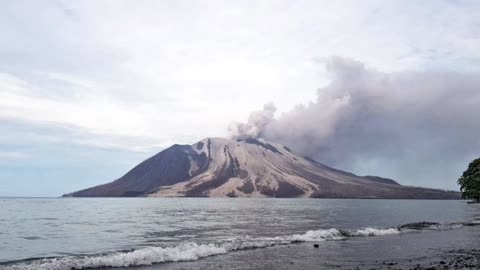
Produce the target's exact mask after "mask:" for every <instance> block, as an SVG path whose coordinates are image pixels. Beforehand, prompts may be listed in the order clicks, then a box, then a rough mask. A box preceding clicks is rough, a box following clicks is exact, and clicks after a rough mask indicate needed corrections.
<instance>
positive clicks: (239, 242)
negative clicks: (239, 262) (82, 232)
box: [5, 227, 399, 270]
mask: <svg viewBox="0 0 480 270" xmlns="http://www.w3.org/2000/svg"><path fill="white" fill-rule="evenodd" d="M396 233H399V231H398V230H397V229H395V228H390V229H375V228H370V227H369V228H365V229H361V230H356V231H349V232H344V231H339V230H337V229H335V228H332V229H326V230H312V231H307V232H306V233H304V234H293V235H289V236H279V237H273V238H250V237H243V238H233V239H229V240H227V241H225V242H222V243H220V242H219V243H210V244H197V243H186V244H180V245H178V246H174V247H149V248H143V249H138V250H134V251H128V252H115V253H111V254H107V255H98V256H83V257H82V256H66V257H60V258H53V259H41V260H37V261H33V262H22V263H16V264H12V265H8V266H6V268H5V269H6V270H20V269H22V270H34V269H35V270H67V269H91V268H102V267H129V266H143V265H152V264H156V263H162V262H178V261H195V260H198V259H200V258H204V257H208V256H213V255H221V254H226V253H229V252H234V251H237V250H245V249H253V248H264V247H269V246H275V245H285V244H291V243H295V242H319V241H326V240H342V239H345V238H346V237H348V236H374V235H387V234H396Z"/></svg>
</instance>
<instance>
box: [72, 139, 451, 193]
mask: <svg viewBox="0 0 480 270" xmlns="http://www.w3.org/2000/svg"><path fill="white" fill-rule="evenodd" d="M63 196H64V197H137V196H146V197H282V198H290V197H311V198H385V199H459V198H460V195H459V193H458V192H453V191H443V190H437V189H429V188H420V187H408V186H402V185H400V184H398V183H397V182H396V181H394V180H392V179H388V178H382V177H378V176H357V175H355V174H353V173H350V172H346V171H342V170H338V169H335V168H332V167H329V166H326V165H324V164H321V163H319V162H317V161H315V160H313V159H311V158H309V157H304V156H301V155H299V154H297V153H295V152H294V151H292V150H291V149H290V148H288V147H286V146H283V145H280V144H276V143H274V142H270V141H267V140H265V139H253V138H248V139H245V140H229V139H224V138H205V139H203V140H201V141H199V142H197V143H195V144H192V145H178V144H175V145H173V146H171V147H169V148H167V149H165V150H163V151H161V152H159V153H158V154H156V155H154V156H152V157H150V158H148V159H147V160H145V161H143V162H141V163H140V164H139V165H137V166H135V167H134V168H133V169H131V170H130V171H129V172H127V173H126V174H125V175H124V176H122V177H120V178H119V179H117V180H115V181H113V182H110V183H107V184H103V185H98V186H95V187H91V188H87V189H83V190H80V191H76V192H73V193H69V194H65V195H63Z"/></svg>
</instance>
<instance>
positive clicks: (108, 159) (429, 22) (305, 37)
mask: <svg viewBox="0 0 480 270" xmlns="http://www.w3.org/2000/svg"><path fill="white" fill-rule="evenodd" d="M0 4H1V9H0V196H59V195H61V194H63V193H67V192H71V191H74V190H78V189H81V188H86V187H89V186H92V185H95V184H100V183H104V182H108V181H110V180H113V179H115V178H117V177H120V176H121V175H123V174H124V173H125V172H127V171H128V170H129V169H131V168H132V167H133V166H134V165H136V164H137V163H139V162H140V161H142V160H144V159H146V158H148V157H149V156H151V155H152V154H154V153H156V152H158V151H159V150H161V149H163V148H165V147H168V146H170V145H171V144H173V143H189V144H190V143H194V142H196V141H198V140H200V139H202V138H204V137H209V136H220V137H224V136H227V126H229V124H230V123H231V122H232V121H234V120H235V121H240V122H243V121H246V120H247V118H248V116H249V114H250V112H251V111H255V110H258V109H261V108H263V106H264V104H266V103H269V102H273V104H275V107H276V109H277V110H276V116H275V117H278V118H279V119H280V118H281V117H280V116H281V115H282V113H286V114H288V113H292V112H294V111H295V110H297V109H298V108H299V104H300V106H301V105H302V104H303V105H304V106H307V107H308V106H310V105H312V104H314V105H315V104H319V103H321V102H319V93H320V92H321V91H320V90H319V89H336V88H335V87H336V86H332V85H331V83H332V82H335V79H336V78H337V77H335V73H334V74H333V75H332V71H331V70H329V68H328V63H329V61H330V60H329V59H332V57H340V58H339V59H349V60H348V61H351V62H352V63H361V65H364V66H365V67H366V68H367V69H368V70H369V72H370V70H374V72H373V71H372V72H373V74H387V75H388V74H394V75H393V76H394V77H395V78H397V77H398V76H400V75H401V74H417V75H414V76H412V77H411V78H413V79H414V78H420V79H419V80H422V79H421V78H424V77H422V76H423V75H418V74H456V75H455V76H457V75H458V76H460V77H455V80H457V82H458V81H460V82H461V81H462V79H459V78H463V76H466V77H467V78H474V77H475V76H474V75H475V74H477V73H478V72H480V16H478V11H479V10H480V2H479V1H475V0H474V1H453V0H452V1H437V0H435V1H403V0H402V1H385V0H381V1H364V0H362V1H360V0H358V1H177V0H175V1H20V0H19V1H0ZM335 59H337V58H335ZM369 74H371V73H369ZM375 76H376V75H375ZM400 77H401V76H400ZM343 79H345V78H343ZM397 81H398V80H397ZM399 81H401V79H399ZM469 82H471V83H473V85H469V86H468V91H467V92H468V93H470V94H471V93H472V91H473V93H475V90H476V89H477V88H476V87H478V84H476V85H475V83H476V82H478V81H475V80H473V81H472V80H470V81H469ZM412 83H413V84H415V83H414V82H412ZM335 85H336V84H335ZM387 85H388V84H387ZM396 85H398V84H392V88H395V91H408V89H407V90H405V89H404V88H405V87H406V88H408V86H404V87H403V88H402V87H396ZM450 86H451V87H450V88H448V87H446V88H445V89H447V90H449V91H451V92H449V95H444V96H440V97H451V96H454V95H455V93H454V91H456V89H457V86H458V87H460V88H462V84H461V83H459V84H453V86H452V85H450ZM440 88H441V89H442V91H444V90H445V89H444V88H442V87H440ZM435 89H436V88H434V89H433V90H432V89H429V90H428V91H426V92H425V94H422V100H429V96H430V95H431V96H432V98H435V99H434V100H432V102H433V101H435V102H439V101H438V100H439V99H438V97H439V95H437V94H435V93H436V92H435ZM472 89H473V90H472ZM342 91H343V90H342ZM415 91H416V92H415V93H417V94H418V93H419V92H422V91H423V90H422V88H419V87H416V88H415ZM478 91H480V89H479V90H478ZM467 92H466V93H467ZM412 93H413V91H412ZM415 93H413V94H415ZM462 93H463V92H462ZM393 96H395V95H393ZM402 97H405V95H401V96H399V98H402ZM465 100H469V101H468V102H469V103H471V104H474V105H479V106H480V99H479V98H478V95H477V96H475V97H473V98H472V99H468V98H463V99H461V101H459V102H465ZM404 101H405V100H402V102H404ZM389 102H391V100H390V101H389ZM457 105H458V104H457ZM457 105H455V106H457ZM439 106H440V107H441V104H439ZM452 106H453V105H452ZM460 107H461V106H460ZM425 108H426V107H425ZM425 108H424V109H425ZM428 108H432V107H428ZM452 108H457V107H452ZM404 109H405V110H409V108H408V107H406V108H404ZM424 111H425V110H424ZM315 112H316V111H315ZM475 112H476V111H475ZM321 113H322V112H321V111H320V112H319V114H321ZM461 116H462V117H469V119H468V121H467V122H468V123H473V122H472V121H473V120H474V119H475V117H477V116H478V115H470V116H466V115H464V114H461ZM314 117H315V115H314ZM410 117H411V115H410ZM425 119H426V120H425V121H430V120H431V119H432V118H428V117H426V118H425ZM435 119H437V118H435ZM437 120H438V119H437ZM456 120H458V121H462V119H453V120H452V119H448V121H456ZM314 124H315V123H313V125H314ZM421 124H422V123H421V122H418V121H417V122H415V125H416V126H418V125H421ZM405 125H406V126H408V124H405ZM427 126H428V125H427ZM442 127H443V126H442ZM433 128H438V126H434V127H433ZM444 128H445V127H444ZM446 128H448V127H446ZM469 128H470V129H469V131H470V132H478V129H475V127H473V128H472V126H471V124H470V126H469ZM435 131H438V130H436V129H435ZM441 131H442V130H441ZM398 132H401V131H398ZM475 135H478V136H477V137H479V138H480V134H475ZM352 136H353V135H352ZM272 137H275V136H272ZM276 137H282V136H276ZM402 138H403V137H402ZM409 138H410V139H409V140H411V141H412V142H414V143H413V144H412V145H418V143H419V141H417V140H416V138H415V137H414V136H412V134H411V133H410V132H409ZM422 138H423V137H422ZM448 138H449V139H451V140H456V137H455V135H451V134H449V137H448ZM462 138H464V137H462V136H460V137H458V139H459V140H461V139H462ZM469 138H470V137H469ZM290 139H291V138H290ZM284 141H285V140H284ZM286 141H288V140H286ZM371 141H375V139H371V140H370V141H369V144H370V143H371ZM420 142H421V141H420ZM472 142H473V143H474V144H475V143H477V144H476V146H478V145H479V144H480V142H479V141H474V140H473V141H469V143H472ZM378 143H379V144H380V143H386V142H385V138H384V137H382V139H381V140H379V142H378ZM440 143H441V140H440ZM388 144H395V142H392V141H389V142H388ZM405 145H406V144H402V147H405ZM302 147H304V146H299V149H298V151H304V150H302ZM374 147H383V146H382V145H375V146H374ZM431 147H433V148H435V147H436V145H432V146H431ZM449 147H455V146H449ZM461 147H465V145H462V146H461ZM462 149H463V148H462ZM478 149H479V148H476V152H477V155H480V150H478ZM320 150H321V148H319V151H320ZM367 150H368V149H367ZM367 150H365V151H367ZM474 150H475V149H474ZM341 151H345V149H344V148H342V149H341ZM362 151H363V150H362ZM425 151H426V152H425ZM330 152H332V151H330ZM457 152H458V151H457ZM457 152H455V153H456V154H455V157H453V158H452V159H451V160H450V159H449V157H448V155H446V156H445V157H443V158H442V160H441V162H439V161H438V160H436V161H432V163H430V162H429V160H431V157H432V156H433V157H436V158H438V151H437V152H435V151H432V152H429V150H428V149H422V154H421V155H422V157H423V158H422V159H420V161H421V165H422V166H419V165H418V162H419V161H418V160H415V161H411V162H410V163H408V162H407V163H402V166H403V167H401V168H399V167H398V166H397V167H395V166H393V167H395V168H393V167H391V168H392V169H391V170H390V169H388V168H390V167H385V166H382V164H387V163H389V164H391V162H392V160H387V159H388V155H382V157H381V158H383V159H384V160H383V161H382V160H379V159H380V158H375V157H372V152H371V151H368V153H369V158H370V159H369V160H366V162H369V163H368V164H370V165H369V166H363V167H362V166H358V160H357V161H356V162H357V163H356V165H355V166H353V165H351V164H350V165H349V164H346V163H338V162H337V163H335V162H334V161H333V160H334V159H333V158H332V159H331V158H326V159H325V161H326V162H328V161H330V162H332V163H331V164H329V165H334V166H335V165H338V166H340V167H342V169H349V170H353V172H354V173H355V172H356V173H363V174H373V175H375V174H377V175H378V174H381V176H385V177H392V178H395V179H396V180H398V181H399V182H401V183H405V184H409V185H420V186H429V187H438V188H449V189H457V187H456V184H455V181H456V179H455V177H457V176H458V175H460V174H461V172H462V169H463V167H464V166H466V165H467V164H463V163H466V162H468V161H469V159H471V158H473V157H474V156H475V153H474V152H475V151H473V150H472V151H461V152H460V153H457ZM391 153H393V152H389V154H391ZM429 153H431V155H430V154H429ZM309 154H311V155H316V156H321V153H309ZM372 162H373V163H372ZM382 162H383V163H382ZM372 164H373V165H372ZM432 164H433V165H432ZM445 166H446V167H448V168H445V171H442V169H443V168H444V167H445ZM420 170H422V171H420ZM428 170H440V172H438V171H436V173H434V174H431V175H430V174H428V173H425V171H428ZM443 172H445V173H443ZM442 175H444V177H439V176H442Z"/></svg>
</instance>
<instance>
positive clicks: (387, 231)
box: [350, 227, 400, 236]
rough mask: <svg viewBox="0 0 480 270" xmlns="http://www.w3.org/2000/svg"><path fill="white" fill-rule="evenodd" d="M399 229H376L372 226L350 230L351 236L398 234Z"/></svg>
mask: <svg viewBox="0 0 480 270" xmlns="http://www.w3.org/2000/svg"><path fill="white" fill-rule="evenodd" d="M399 233H400V231H399V230H398V229H397V228H389V229H376V228H372V227H367V228H365V229H360V230H356V231H353V232H350V235H351V236H377V235H389V234H399Z"/></svg>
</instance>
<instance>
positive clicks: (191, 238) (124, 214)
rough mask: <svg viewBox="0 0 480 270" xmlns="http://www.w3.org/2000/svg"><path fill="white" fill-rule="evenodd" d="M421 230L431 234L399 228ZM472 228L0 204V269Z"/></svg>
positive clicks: (162, 205)
mask: <svg viewBox="0 0 480 270" xmlns="http://www.w3.org/2000/svg"><path fill="white" fill-rule="evenodd" d="M422 221H428V222H434V223H435V224H433V223H432V224H421V226H418V225H417V226H406V227H405V226H404V227H401V226H402V225H405V224H408V223H418V222H422ZM479 222H480V209H479V207H478V205H469V204H466V203H465V202H464V201H428V200H336V199H234V198H225V199H223V198H0V269H51V270H57V269H58V270H61V269H96V268H102V267H139V266H148V265H155V266H156V267H160V268H161V265H162V264H164V263H169V265H170V266H169V267H171V265H172V262H177V263H180V262H182V261H196V260H199V259H202V258H206V257H210V256H219V257H220V256H227V255H228V254H231V253H235V252H240V251H244V250H252V249H263V248H265V249H268V248H275V247H277V246H288V245H294V244H295V243H302V242H315V243H318V244H319V245H322V244H323V243H325V242H329V241H344V244H343V245H346V246H347V247H348V245H349V244H350V243H352V245H354V244H355V243H357V244H358V242H354V241H350V239H356V238H368V239H369V240H368V241H369V242H368V243H369V245H375V243H384V244H385V241H387V242H388V241H398V240H396V239H398V237H397V238H395V237H393V236H394V235H397V236H398V235H403V234H412V233H421V234H422V235H427V237H428V234H429V233H431V234H432V235H434V234H433V233H432V232H434V231H455V230H459V229H461V228H462V227H465V226H466V225H467V224H469V223H470V225H471V224H472V223H473V224H477V223H479ZM476 228H478V229H479V230H480V227H476ZM389 237H390V238H389ZM385 239H387V240H385ZM388 239H391V240H388ZM466 239H468V237H466ZM387 245H388V244H387Z"/></svg>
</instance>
